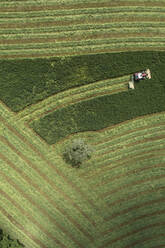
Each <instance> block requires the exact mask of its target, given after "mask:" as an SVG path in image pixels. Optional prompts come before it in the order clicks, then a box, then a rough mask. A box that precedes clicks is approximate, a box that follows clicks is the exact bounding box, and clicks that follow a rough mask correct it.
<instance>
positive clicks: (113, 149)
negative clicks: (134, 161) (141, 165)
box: [88, 130, 165, 173]
mask: <svg viewBox="0 0 165 248" xmlns="http://www.w3.org/2000/svg"><path fill="white" fill-rule="evenodd" d="M163 131H164V130H162V132H163ZM143 135H144V134H142V135H139V136H137V137H138V138H141V140H137V141H135V142H132V143H131V142H130V143H128V144H125V145H124V148H123V147H122V145H120V144H122V143H123V141H121V142H119V143H118V144H119V147H118V146H117V147H114V148H112V147H113V145H111V146H109V147H107V149H106V148H103V149H99V150H97V151H101V153H98V154H96V155H95V158H97V157H98V158H99V161H100V158H102V157H103V158H104V156H105V155H106V154H109V153H111V155H112V156H113V152H116V151H117V150H120V151H121V154H122V153H123V151H125V149H126V148H127V147H128V148H129V147H132V149H134V150H135V149H136V145H141V144H146V143H148V142H150V143H151V141H160V140H162V139H163V140H164V139H165V135H163V134H162V135H161V136H154V137H148V138H143ZM128 140H132V139H131V138H130V139H128ZM150 143H149V145H148V146H147V147H146V146H145V147H143V146H142V147H140V148H139V151H140V150H141V149H142V150H143V149H144V148H149V147H150V146H151V147H152V146H153V145H152V144H151V145H150ZM134 146H135V147H134ZM125 152H128V153H129V154H130V152H132V151H130V150H126V151H125ZM118 155H119V154H118ZM113 158H114V157H113ZM88 163H89V162H88ZM99 167H100V166H99ZM88 173H89V172H88Z"/></svg>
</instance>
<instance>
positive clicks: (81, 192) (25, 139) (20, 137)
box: [0, 116, 97, 209]
mask: <svg viewBox="0 0 165 248" xmlns="http://www.w3.org/2000/svg"><path fill="white" fill-rule="evenodd" d="M0 121H2V122H3V124H4V125H5V126H6V127H7V128H8V129H9V130H10V131H11V132H12V133H14V135H16V136H17V137H18V138H19V139H21V140H22V141H23V142H24V143H25V144H26V145H28V146H29V147H30V149H31V150H33V151H34V152H35V153H36V154H37V155H38V156H39V157H40V158H41V159H42V160H43V161H45V162H46V164H47V165H48V166H49V167H50V168H51V169H53V170H54V171H55V172H56V174H57V175H59V176H60V177H62V179H63V180H64V181H65V183H66V184H67V185H68V186H70V187H72V188H73V189H74V190H75V191H76V192H77V193H78V194H79V195H81V197H82V198H84V199H85V200H86V201H87V202H88V204H89V205H91V206H92V208H93V209H97V207H96V206H95V204H94V203H93V201H92V200H91V199H89V198H88V197H87V196H86V194H85V193H84V192H83V191H81V189H80V188H79V187H78V186H77V185H75V184H73V182H72V181H70V180H69V179H68V178H67V177H66V176H65V175H64V174H63V173H62V172H61V171H60V170H59V169H57V167H56V166H55V165H54V164H53V163H52V162H51V161H49V160H48V159H47V158H46V157H45V156H44V155H43V154H42V153H41V152H40V151H39V150H38V149H37V148H36V146H35V145H33V144H31V143H30V142H29V141H28V139H27V138H26V137H25V136H23V135H22V134H21V133H19V132H18V131H17V130H16V129H15V128H14V127H12V126H11V125H9V124H8V123H7V121H6V120H5V119H4V118H3V117H2V116H0Z"/></svg>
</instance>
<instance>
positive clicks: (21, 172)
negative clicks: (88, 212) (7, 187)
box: [0, 136, 93, 241]
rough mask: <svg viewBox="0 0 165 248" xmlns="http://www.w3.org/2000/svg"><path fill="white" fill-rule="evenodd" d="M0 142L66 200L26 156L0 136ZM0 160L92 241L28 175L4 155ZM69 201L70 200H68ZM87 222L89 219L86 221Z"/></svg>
mask: <svg viewBox="0 0 165 248" xmlns="http://www.w3.org/2000/svg"><path fill="white" fill-rule="evenodd" d="M0 140H1V141H2V142H3V143H4V144H6V145H7V146H8V147H10V148H11V149H12V151H14V152H15V153H16V154H17V155H18V156H19V157H20V158H21V159H22V160H23V161H25V163H26V164H27V165H28V166H30V167H31V168H32V169H33V170H35V171H36V172H37V173H38V174H39V175H40V177H42V179H43V180H45V181H46V182H47V183H49V185H50V186H51V187H53V188H54V189H55V190H56V191H58V192H60V193H61V194H62V195H63V196H64V197H65V199H67V200H68V198H69V197H68V196H66V194H65V193H64V192H63V191H61V190H60V189H58V188H57V187H56V186H54V183H53V181H52V180H50V179H49V178H47V177H46V176H45V174H44V173H42V172H41V171H40V170H39V169H38V168H37V167H36V166H35V165H34V164H33V163H32V162H31V161H29V160H28V158H27V157H26V156H24V155H23V154H22V153H21V152H19V151H18V150H17V149H16V148H15V147H14V146H13V145H12V144H11V143H10V142H9V141H8V140H6V138H4V137H2V136H0ZM0 158H1V159H3V160H4V161H5V162H6V163H7V164H8V165H9V166H10V167H12V168H13V169H14V170H15V171H17V173H19V174H20V176H21V177H22V178H23V179H24V180H25V181H26V182H27V183H28V184H30V185H32V186H33V187H34V188H35V189H36V190H37V191H38V192H40V194H41V195H42V196H43V197H44V198H45V199H46V200H47V201H48V202H49V203H50V204H51V205H52V206H53V207H54V208H56V209H57V210H58V211H59V212H60V213H61V214H62V215H64V216H65V218H67V219H68V220H69V221H70V222H71V223H72V224H73V225H74V226H76V227H77V229H79V231H80V232H82V233H83V234H84V236H85V237H87V238H88V239H89V240H90V241H93V237H92V236H91V235H90V234H89V233H88V232H86V231H85V230H84V229H83V228H82V227H81V226H80V224H79V223H78V222H77V221H76V220H74V219H73V218H72V217H71V216H69V215H68V214H67V212H66V211H65V210H64V209H62V208H60V207H59V206H58V205H56V203H55V201H54V200H51V199H50V198H49V196H48V194H47V193H45V192H44V191H42V190H41V188H40V187H39V186H38V185H37V184H36V183H34V182H33V180H31V179H30V177H29V176H28V175H26V174H25V173H24V172H23V171H21V170H20V169H19V168H17V167H16V166H15V165H14V163H12V162H11V161H10V160H9V159H7V158H6V157H5V156H4V155H2V154H0ZM69 201H71V200H70V198H69ZM88 221H89V219H88Z"/></svg>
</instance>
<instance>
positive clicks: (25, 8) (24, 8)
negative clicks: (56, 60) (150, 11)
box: [0, 1, 165, 12]
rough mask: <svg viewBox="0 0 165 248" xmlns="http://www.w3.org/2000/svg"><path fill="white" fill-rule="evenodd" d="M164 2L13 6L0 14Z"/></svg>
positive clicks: (156, 5)
mask: <svg viewBox="0 0 165 248" xmlns="http://www.w3.org/2000/svg"><path fill="white" fill-rule="evenodd" d="M164 4H165V3H164V2H137V1H136V2H135V1H134V2H132V1H131V2H130V1H125V2H120V1H118V2H106V1H105V2H102V3H99V2H97V3H95V2H93V3H90V2H89V3H88V4H84V3H78V4H73V3H72V4H67V5H66V4H63V5H62V4H61V5H60V4H56V3H55V4H54V5H44V6H39V5H38V6H34V5H29V6H17V7H15V6H13V7H1V8H0V12H29V11H40V10H44V11H47V10H61V9H62V10H68V9H82V8H83V9H87V8H103V7H119V6H120V7H122V6H123V7H124V6H142V7H143V6H146V7H164Z"/></svg>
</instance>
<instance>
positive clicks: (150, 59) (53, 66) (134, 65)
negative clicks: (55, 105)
mask: <svg viewBox="0 0 165 248" xmlns="http://www.w3.org/2000/svg"><path fill="white" fill-rule="evenodd" d="M164 61H165V53H164V52H129V53H128V52H127V53H116V54H115V53H111V54H95V55H83V56H72V57H58V58H51V59H21V60H0V99H1V100H2V101H3V102H4V103H5V104H6V105H7V106H8V107H10V108H11V110H13V111H15V112H18V111H20V110H22V109H24V108H25V107H26V106H29V105H31V104H33V103H36V102H38V101H41V100H43V99H45V98H47V97H48V96H50V95H53V94H56V93H58V92H61V91H64V90H67V89H69V88H73V87H77V86H80V85H85V84H89V83H93V82H96V81H98V80H103V79H107V78H113V77H118V76H122V75H127V74H129V73H132V72H135V71H138V70H140V69H144V68H146V67H151V66H156V65H155V64H156V63H157V65H160V64H161V65H163V62H164Z"/></svg>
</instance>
